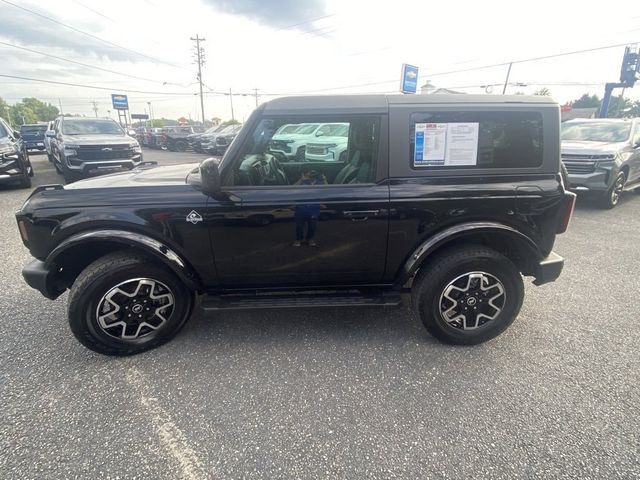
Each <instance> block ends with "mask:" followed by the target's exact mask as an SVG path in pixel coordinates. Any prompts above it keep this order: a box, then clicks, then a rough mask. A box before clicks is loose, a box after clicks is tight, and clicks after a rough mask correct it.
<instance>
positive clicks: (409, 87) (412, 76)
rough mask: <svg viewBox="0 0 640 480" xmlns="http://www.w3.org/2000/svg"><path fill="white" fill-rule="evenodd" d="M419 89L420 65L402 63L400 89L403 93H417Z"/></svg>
mask: <svg viewBox="0 0 640 480" xmlns="http://www.w3.org/2000/svg"><path fill="white" fill-rule="evenodd" d="M417 90H418V67H414V66H413V65H408V64H406V63H403V64H402V77H401V80H400V91H401V92H402V93H416V91H417Z"/></svg>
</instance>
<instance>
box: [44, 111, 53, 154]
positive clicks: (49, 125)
mask: <svg viewBox="0 0 640 480" xmlns="http://www.w3.org/2000/svg"><path fill="white" fill-rule="evenodd" d="M53 123H54V122H53V120H52V121H50V122H49V123H47V130H53ZM47 130H45V132H44V133H45V135H44V150H45V152H47V159H48V160H49V161H50V162H53V154H52V153H51V137H47V135H46V133H47Z"/></svg>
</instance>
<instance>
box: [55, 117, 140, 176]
mask: <svg viewBox="0 0 640 480" xmlns="http://www.w3.org/2000/svg"><path fill="white" fill-rule="evenodd" d="M45 135H46V136H47V137H49V139H50V142H51V154H52V156H53V164H54V166H55V168H56V170H57V171H58V173H61V174H62V175H64V179H65V181H66V182H67V183H71V182H74V181H76V180H79V179H81V178H84V177H87V176H89V175H90V174H91V173H94V172H100V173H108V172H113V171H115V170H122V169H124V170H131V169H132V168H134V167H137V166H139V165H140V164H141V163H142V150H141V149H140V144H139V143H138V141H137V140H136V139H135V138H133V137H131V136H129V135H128V133H127V132H126V131H125V130H124V129H123V128H122V127H121V126H120V125H118V123H116V122H114V121H113V120H111V119H108V118H78V117H58V118H57V119H56V120H55V122H54V124H53V129H52V130H47V132H46V134H45Z"/></svg>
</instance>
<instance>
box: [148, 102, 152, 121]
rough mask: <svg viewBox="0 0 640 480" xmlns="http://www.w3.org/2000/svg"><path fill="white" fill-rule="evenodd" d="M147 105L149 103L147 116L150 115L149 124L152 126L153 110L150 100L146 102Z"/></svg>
mask: <svg viewBox="0 0 640 480" xmlns="http://www.w3.org/2000/svg"><path fill="white" fill-rule="evenodd" d="M147 105H149V117H151V126H152V127H153V110H152V108H151V102H147Z"/></svg>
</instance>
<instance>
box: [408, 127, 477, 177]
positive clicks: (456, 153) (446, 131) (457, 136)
mask: <svg viewBox="0 0 640 480" xmlns="http://www.w3.org/2000/svg"><path fill="white" fill-rule="evenodd" d="M415 128H416V133H415V151H414V156H413V166H414V167H457V166H468V165H477V163H478V133H479V131H480V124H479V123H477V122H475V123H416V124H415Z"/></svg>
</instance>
